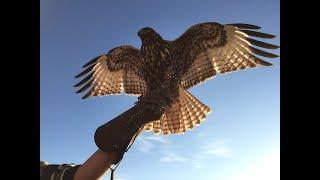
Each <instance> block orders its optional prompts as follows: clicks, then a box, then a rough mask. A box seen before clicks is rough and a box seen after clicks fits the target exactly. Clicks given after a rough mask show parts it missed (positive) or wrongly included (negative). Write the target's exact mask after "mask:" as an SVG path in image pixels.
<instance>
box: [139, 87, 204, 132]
mask: <svg viewBox="0 0 320 180" xmlns="http://www.w3.org/2000/svg"><path fill="white" fill-rule="evenodd" d="M209 112H210V108H209V107H208V106H206V105H204V104H203V103H202V102H200V101H199V100H198V99H197V98H196V97H194V96H193V95H192V94H190V93H189V92H188V91H187V90H185V89H183V88H179V97H178V98H177V100H176V101H175V102H174V103H172V104H171V106H170V108H168V109H167V110H166V111H165V113H164V114H163V115H162V116H161V118H160V119H159V120H157V121H153V122H150V123H148V124H146V125H145V127H144V130H146V131H153V132H154V133H155V134H160V133H161V132H162V133H163V134H164V135H168V134H183V133H185V132H186V131H188V130H191V129H192V128H193V127H194V126H198V125H200V123H201V122H202V121H203V120H204V119H205V118H206V115H207V114H208V113H209Z"/></svg>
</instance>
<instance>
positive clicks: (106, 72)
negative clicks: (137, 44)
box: [74, 46, 146, 99]
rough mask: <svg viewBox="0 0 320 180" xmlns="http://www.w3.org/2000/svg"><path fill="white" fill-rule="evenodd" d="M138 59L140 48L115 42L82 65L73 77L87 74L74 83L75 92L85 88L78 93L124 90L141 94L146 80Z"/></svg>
mask: <svg viewBox="0 0 320 180" xmlns="http://www.w3.org/2000/svg"><path fill="white" fill-rule="evenodd" d="M141 65H142V62H141V57H140V51H139V50H138V49H136V48H134V47H132V46H119V47H116V48H113V49H111V50H110V51H109V52H108V53H107V54H103V55H101V56H98V57H96V58H94V59H92V60H91V61H89V62H88V63H87V64H85V65H84V66H83V68H86V69H84V70H83V71H82V72H81V73H80V74H78V75H77V76H75V78H80V77H82V76H84V75H85V74H87V76H86V77H84V78H83V79H82V80H81V81H80V82H79V83H77V84H76V85H74V87H79V90H78V91H77V93H82V92H84V91H85V90H87V89H88V88H90V89H89V91H88V92H87V93H86V94H85V95H84V96H83V97H82V98H83V99H85V98H87V97H90V96H104V95H112V94H120V93H121V92H125V93H127V94H132V95H142V94H144V93H145V92H146V83H145V81H144V80H143V78H142V76H141V75H140V74H139V69H140V68H141Z"/></svg>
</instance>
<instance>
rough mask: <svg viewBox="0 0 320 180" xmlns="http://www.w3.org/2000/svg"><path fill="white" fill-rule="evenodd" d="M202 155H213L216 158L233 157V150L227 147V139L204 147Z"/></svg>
mask: <svg viewBox="0 0 320 180" xmlns="http://www.w3.org/2000/svg"><path fill="white" fill-rule="evenodd" d="M202 153H203V154H204V155H212V156H215V157H225V158H227V157H231V149H230V148H229V147H228V146H227V140H225V139H222V140H218V141H212V142H210V143H209V144H207V145H205V146H203V147H202Z"/></svg>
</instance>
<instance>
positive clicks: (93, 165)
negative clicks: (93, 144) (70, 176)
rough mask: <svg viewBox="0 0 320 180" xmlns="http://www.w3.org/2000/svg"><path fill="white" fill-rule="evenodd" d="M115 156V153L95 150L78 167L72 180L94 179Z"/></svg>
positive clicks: (106, 167) (108, 165)
mask: <svg viewBox="0 0 320 180" xmlns="http://www.w3.org/2000/svg"><path fill="white" fill-rule="evenodd" d="M116 157H117V154H116V153H112V152H103V151H101V150H97V151H96V152H95V153H94V154H93V155H92V156H91V157H90V158H89V159H88V160H87V161H86V162H85V163H83V164H82V165H81V166H80V167H79V168H78V170H77V172H76V174H75V176H74V180H96V179H99V178H101V177H102V176H103V175H104V174H105V173H106V172H107V170H108V169H109V167H110V166H111V164H112V162H113V161H114V159H115V158H116Z"/></svg>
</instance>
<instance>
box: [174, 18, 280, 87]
mask: <svg viewBox="0 0 320 180" xmlns="http://www.w3.org/2000/svg"><path fill="white" fill-rule="evenodd" d="M257 29H260V27H258V26H255V25H250V24H226V25H221V24H218V23H211V22H209V23H202V24H197V25H194V26H192V27H191V28H189V29H188V30H187V31H186V32H185V33H184V34H182V35H181V36H180V37H179V38H178V39H176V40H175V41H173V44H174V47H175V49H176V52H178V54H179V55H178V58H177V59H178V60H179V61H180V62H178V63H177V64H178V66H179V73H180V74H179V75H180V79H181V81H180V83H181V85H182V87H184V88H186V89H188V88H190V87H193V86H195V85H197V84H199V83H201V82H203V81H205V80H207V79H210V78H213V77H214V76H215V75H216V74H223V73H227V72H233V71H237V70H240V69H247V68H253V67H256V66H257V65H262V66H271V65H272V64H271V63H269V62H266V61H264V60H262V59H260V58H259V57H257V56H256V55H259V56H263V57H267V58H276V57H278V55H275V54H272V53H269V52H265V51H263V50H260V49H257V48H256V47H260V48H265V49H277V48H279V46H276V45H273V44H269V43H266V42H262V41H259V40H256V39H252V37H256V38H264V39H268V38H274V37H275V36H274V35H271V34H266V33H262V32H258V31H255V30H257Z"/></svg>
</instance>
